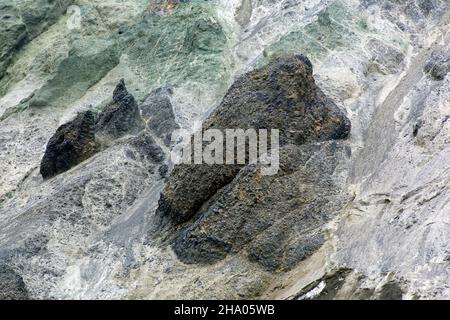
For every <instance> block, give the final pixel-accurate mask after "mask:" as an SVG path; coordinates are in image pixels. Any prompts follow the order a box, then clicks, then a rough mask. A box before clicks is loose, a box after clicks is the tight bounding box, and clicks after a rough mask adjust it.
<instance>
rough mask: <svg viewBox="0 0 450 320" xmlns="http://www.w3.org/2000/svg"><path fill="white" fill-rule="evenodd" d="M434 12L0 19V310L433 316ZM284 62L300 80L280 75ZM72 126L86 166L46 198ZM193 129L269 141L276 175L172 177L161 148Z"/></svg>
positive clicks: (249, 4) (165, 7) (189, 4)
mask: <svg viewBox="0 0 450 320" xmlns="http://www.w3.org/2000/svg"><path fill="white" fill-rule="evenodd" d="M72 4H73V5H74V6H73V7H70V10H67V9H68V7H69V6H70V5H72ZM449 10H450V2H449V1H445V0H432V1H429V0H416V1H408V0H402V1H395V0H333V1H329V0H288V1H284V0H279V1H253V0H252V1H250V0H217V1H178V0H161V1H160V0H120V1H118V0H90V1H71V0H58V1H56V0H55V1H48V0H38V1H36V0H0V261H1V264H2V265H7V266H8V268H7V269H4V268H3V267H2V268H3V269H1V268H0V269H1V270H3V271H1V272H0V274H2V275H0V279H1V280H2V281H0V287H1V285H2V284H4V283H10V284H13V285H11V286H8V288H9V289H8V290H4V291H2V294H4V292H6V293H7V294H8V298H9V297H11V293H14V292H16V293H18V294H16V295H15V296H14V297H24V294H22V293H23V291H24V290H23V288H26V297H29V298H31V299H120V298H123V299H152V298H153V299H164V298H168V299H180V298H183V299H190V298H195V299H205V298H209V299H224V298H225V299H254V298H259V299H261V298H277V299H297V298H302V299H400V298H401V299H437V298H441V299H448V298H449V297H450V285H449V284H450V275H449V272H448V270H449V269H450V258H449V256H450V252H449V247H448V244H449V243H450V233H449V231H448V230H449V229H448V222H449V217H448V213H449V212H450V207H449V201H448V195H449V193H450V189H449V188H450V187H449V186H450V183H449V172H450V167H449V164H450V160H449V155H450V149H449V148H450V147H449V146H450V144H449V139H448V137H449V136H450V121H449V119H450V108H449V106H450V91H449V88H450V82H449V81H450V77H449V73H448V57H449V47H448V43H450V39H449V32H448V30H449V28H450V11H449ZM300 54H301V55H304V56H307V57H308V58H309V59H310V61H311V64H312V65H314V72H311V71H308V70H309V69H310V68H311V64H310V63H309V62H308V61H307V60H306V59H304V58H299V57H298V58H290V59H285V58H283V57H286V56H290V57H292V55H300ZM121 78H124V79H126V90H125V88H124V85H122V84H120V85H119V89H118V91H117V93H118V94H117V95H116V100H115V101H114V100H113V101H111V93H112V92H113V90H114V89H115V87H116V86H117V83H118V81H119V79H121ZM289 79H295V81H294V82H293V83H291V84H289ZM312 79H314V82H315V84H317V87H319V88H320V90H319V89H317V88H316V87H315V84H314V83H313V82H312ZM297 80H298V81H297ZM158 88H159V89H158ZM321 91H323V92H324V93H325V94H326V97H328V98H326V97H325V96H324V95H323V94H322V93H321ZM314 92H316V93H315V94H314ZM129 95H132V96H133V97H134V99H131V98H130V97H129ZM224 97H225V98H224ZM330 100H332V102H330ZM222 101H223V102H222ZM125 105H126V106H128V107H129V108H122V106H125ZM136 105H137V110H136ZM105 106H108V108H106V109H105ZM276 106H281V107H280V108H277V107H276ZM336 106H338V108H337V107H336ZM86 110H92V112H93V113H94V114H97V115H99V114H101V116H102V117H103V119H104V121H103V122H102V123H104V124H105V127H104V132H103V131H102V130H103V129H102V128H103V127H101V128H99V127H97V125H96V128H95V130H96V131H97V132H96V134H95V135H96V136H95V140H96V142H98V143H99V144H101V148H100V149H99V151H98V152H97V153H96V154H95V156H91V157H90V158H88V159H86V160H84V161H82V162H81V163H78V164H77V165H74V166H73V167H71V169H70V170H67V171H65V172H61V173H59V174H57V175H56V176H54V177H53V178H51V179H45V181H43V179H42V176H41V174H40V164H41V160H42V158H43V157H44V154H45V150H46V146H47V144H48V142H49V140H50V139H52V136H53V135H54V134H55V132H56V131H57V130H58V127H60V125H61V124H64V123H65V124H68V123H71V122H72V120H73V119H75V117H76V115H78V114H84V113H85V112H86ZM333 110H335V111H336V112H335V111H333ZM337 110H345V112H343V113H342V114H346V115H347V117H348V118H349V119H350V120H351V124H352V129H351V135H349V136H348V138H346V139H345V140H344V139H338V140H336V139H335V138H343V137H345V136H346V131H347V129H346V128H348V126H347V125H346V123H347V121H346V120H345V117H341V116H339V114H340V113H339V112H338V111H337ZM116 112H117V113H116ZM138 113H141V115H140V117H141V118H142V119H141V120H140V119H139V118H140V117H138ZM205 119H206V121H204V120H205ZM333 119H335V120H337V121H333ZM199 121H201V122H203V123H204V128H208V126H210V125H211V124H212V121H214V125H217V126H218V127H219V128H220V127H222V126H223V127H222V128H227V127H231V126H230V125H229V124H232V125H233V126H236V127H242V128H247V127H250V126H254V127H256V128H259V127H263V126H269V125H270V126H278V127H279V129H281V130H282V137H281V139H282V141H283V144H282V146H281V157H282V161H283V163H282V164H281V168H280V171H279V172H278V174H276V175H274V176H261V175H260V173H259V171H260V170H259V169H260V168H259V167H258V166H242V165H239V166H235V167H233V166H229V167H227V168H223V167H220V166H219V167H215V168H212V167H208V166H199V168H196V169H192V168H190V166H187V167H186V168H183V167H182V166H181V167H177V168H175V170H172V169H173V168H172V164H171V163H170V161H169V152H170V151H171V148H172V147H173V145H172V144H171V143H170V139H169V137H170V135H171V131H172V130H173V129H174V128H181V129H187V130H188V131H189V132H193V131H194V127H195V124H196V123H198V122H199ZM208 121H210V122H209V124H208ZM96 123H97V117H96ZM340 124H341V125H340ZM75 132H76V130H75ZM88 140H90V139H88ZM75 141H77V140H76V139H75ZM55 146H58V144H55ZM58 155H59V156H61V153H59V152H58ZM58 155H56V156H55V158H54V159H57V157H58ZM76 157H77V156H75V157H74V158H73V159H75V158H76ZM54 159H53V160H54ZM53 160H52V161H53ZM52 161H50V162H52ZM52 163H54V162H52ZM194 173H196V174H194ZM320 173H322V174H320ZM166 184H167V186H166ZM165 188H166V190H164V189H165ZM178 190H179V191H180V192H178ZM194 190H195V191H194ZM161 192H162V193H163V196H162V198H161V197H160V194H161ZM348 195H351V197H349V196H348ZM165 197H166V198H167V199H166V200H167V201H165ZM158 200H161V201H160V203H159V204H158ZM164 204H166V207H164ZM158 206H159V209H158ZM157 209H158V215H157V216H155V212H156V210H157ZM172 209H173V210H172ZM162 213H163V214H162ZM161 217H163V218H164V219H163V220H164V221H163V222H165V223H166V227H165V228H161V226H160V224H159V223H160V222H161ZM177 219H178V220H177ZM174 251H175V252H174ZM255 262H256V263H255ZM5 270H6V271H5ZM2 272H3V273H2ZM5 275H6V276H5ZM5 279H6V280H5ZM20 279H21V280H20ZM2 288H3V287H2ZM11 289H13V290H11ZM2 297H3V298H4V296H2Z"/></svg>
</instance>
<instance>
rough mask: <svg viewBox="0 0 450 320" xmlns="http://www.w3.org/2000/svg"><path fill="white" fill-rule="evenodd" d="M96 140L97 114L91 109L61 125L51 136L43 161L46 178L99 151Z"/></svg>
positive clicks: (43, 173)
mask: <svg viewBox="0 0 450 320" xmlns="http://www.w3.org/2000/svg"><path fill="white" fill-rule="evenodd" d="M98 147H99V146H98V144H97V143H96V141H95V116H94V114H93V113H92V112H91V111H86V112H83V113H79V114H78V115H77V116H76V118H75V119H74V120H72V121H70V122H68V123H66V124H63V125H62V126H60V127H59V128H58V129H57V130H56V133H55V134H54V135H53V137H51V138H50V140H49V142H48V144H47V149H46V151H45V155H44V157H43V159H42V162H41V169H40V172H41V174H42V177H43V178H44V179H48V178H51V177H53V176H55V175H57V174H60V173H62V172H65V171H67V170H69V169H70V168H72V167H74V166H76V165H77V164H79V163H81V162H83V161H84V160H86V159H88V158H90V157H91V156H92V155H94V154H95V153H96V152H97V151H98Z"/></svg>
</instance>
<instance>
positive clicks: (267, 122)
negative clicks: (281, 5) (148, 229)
mask: <svg viewBox="0 0 450 320" xmlns="http://www.w3.org/2000/svg"><path fill="white" fill-rule="evenodd" d="M210 128H214V129H222V130H223V129H226V128H241V129H248V128H256V129H279V132H280V133H279V135H280V146H281V148H280V168H279V170H278V172H277V173H276V174H274V175H271V176H269V175H263V174H262V173H261V170H260V169H261V166H262V165H261V163H259V164H248V165H237V164H236V165H206V164H201V165H193V164H192V165H189V164H181V165H176V166H175V168H174V170H173V172H172V174H171V176H170V177H169V179H168V183H167V185H166V187H165V189H164V191H163V193H162V194H161V198H160V201H159V208H158V210H157V215H158V216H159V218H160V219H161V221H162V223H163V224H164V223H166V221H167V220H168V221H170V222H171V223H172V224H175V225H177V224H180V223H183V222H187V221H189V223H186V224H184V225H183V226H182V228H181V231H180V233H179V234H178V236H177V237H176V239H175V242H174V245H173V248H174V250H175V252H176V253H177V255H178V257H179V259H181V260H182V261H184V262H186V263H214V262H216V261H218V260H220V259H223V258H224V257H226V256H227V254H229V253H232V254H236V253H239V252H244V253H245V255H247V257H248V258H249V259H250V260H252V261H256V262H258V263H259V264H261V265H262V266H263V267H265V268H266V269H267V270H271V271H275V270H279V269H290V268H292V267H293V266H295V264H296V263H297V262H299V261H300V260H303V259H305V258H306V257H307V256H309V255H310V254H311V253H312V252H314V251H315V250H317V249H318V248H319V247H320V246H321V245H322V243H323V241H324V238H323V227H324V225H325V224H326V222H328V221H329V220H330V219H331V218H332V217H333V216H334V214H335V213H337V212H338V211H339V210H340V209H341V208H342V206H343V205H344V203H345V201H347V200H348V198H347V197H346V196H345V194H344V193H343V192H342V181H341V179H340V178H339V175H340V172H342V171H343V170H345V169H343V168H342V164H341V163H340V161H341V160H342V159H345V158H346V154H347V150H346V148H345V146H344V144H343V143H342V142H340V141H338V140H339V139H343V138H346V137H347V136H348V134H349V132H350V122H349V120H348V119H347V118H346V116H345V115H344V114H343V113H342V112H341V111H340V110H339V108H338V107H337V106H336V105H335V104H334V103H333V102H332V101H330V100H329V99H328V98H327V97H326V96H325V95H324V94H323V93H322V91H321V90H320V89H319V88H318V87H317V86H316V84H315V82H314V79H313V76H312V66H311V63H310V62H309V60H308V59H307V58H306V57H304V56H290V57H286V58H282V59H280V60H277V61H274V62H272V63H271V64H269V65H268V66H265V67H263V68H260V69H258V70H255V71H252V72H250V73H248V74H246V75H243V76H242V77H240V78H238V79H237V80H236V82H235V83H234V84H233V85H232V87H231V88H230V89H229V91H228V93H227V94H226V96H225V98H224V99H223V101H222V103H221V105H220V106H219V107H218V108H217V109H216V110H215V111H214V112H213V113H212V114H211V115H210V117H209V118H208V119H207V120H206V121H205V123H204V127H203V129H210Z"/></svg>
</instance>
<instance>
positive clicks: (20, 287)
mask: <svg viewBox="0 0 450 320" xmlns="http://www.w3.org/2000/svg"><path fill="white" fill-rule="evenodd" d="M27 299H29V296H28V292H27V289H26V287H25V283H24V282H23V279H22V277H21V276H20V275H18V274H17V273H16V272H15V271H14V270H13V269H11V268H10V267H8V266H7V265H3V264H1V265H0V300H27Z"/></svg>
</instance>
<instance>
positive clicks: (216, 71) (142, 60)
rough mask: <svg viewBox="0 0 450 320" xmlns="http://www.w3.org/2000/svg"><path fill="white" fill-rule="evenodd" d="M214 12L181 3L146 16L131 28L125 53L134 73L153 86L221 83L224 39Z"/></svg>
mask: <svg viewBox="0 0 450 320" xmlns="http://www.w3.org/2000/svg"><path fill="white" fill-rule="evenodd" d="M215 10H216V8H215V7H214V6H213V5H212V4H208V3H202V2H193V3H181V4H179V5H178V6H177V7H176V9H175V10H174V12H172V13H169V14H166V15H159V14H152V15H149V16H147V17H146V18H145V19H144V20H143V21H142V22H140V23H138V24H136V25H135V26H133V27H131V28H130V29H129V30H128V32H127V33H128V34H129V35H130V36H129V39H128V41H127V42H126V45H127V48H126V49H125V50H128V54H129V59H130V62H131V65H132V66H133V67H134V68H135V71H136V72H137V73H139V74H141V75H142V76H144V78H146V79H148V81H149V82H150V83H153V84H156V85H159V84H164V83H171V84H177V83H180V82H185V81H195V82H196V81H198V82H210V83H221V82H223V80H224V79H225V78H226V75H227V71H228V70H227V61H228V57H227V55H226V53H225V50H226V48H227V37H226V34H225V32H224V30H223V28H222V26H221V24H220V23H219V21H218V19H217V15H216V11H215ZM125 36H126V35H125Z"/></svg>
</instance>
